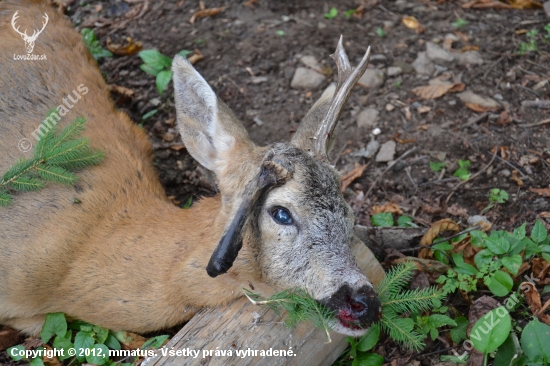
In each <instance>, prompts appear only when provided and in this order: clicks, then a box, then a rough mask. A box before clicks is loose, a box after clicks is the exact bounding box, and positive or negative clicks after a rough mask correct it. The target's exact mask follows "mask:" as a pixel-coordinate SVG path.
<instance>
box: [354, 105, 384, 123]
mask: <svg viewBox="0 0 550 366" xmlns="http://www.w3.org/2000/svg"><path fill="white" fill-rule="evenodd" d="M378 115H379V112H378V109H376V108H365V109H363V110H362V111H361V112H360V113H359V114H358V115H357V127H373V126H375V125H376V121H378Z"/></svg>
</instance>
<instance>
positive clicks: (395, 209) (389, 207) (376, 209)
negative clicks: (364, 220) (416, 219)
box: [372, 203, 403, 215]
mask: <svg viewBox="0 0 550 366" xmlns="http://www.w3.org/2000/svg"><path fill="white" fill-rule="evenodd" d="M372 212H373V213H374V214H375V215H376V214H379V213H382V212H391V213H394V214H398V215H402V214H403V210H401V208H399V206H397V205H396V204H395V203H387V204H385V205H382V206H372Z"/></svg>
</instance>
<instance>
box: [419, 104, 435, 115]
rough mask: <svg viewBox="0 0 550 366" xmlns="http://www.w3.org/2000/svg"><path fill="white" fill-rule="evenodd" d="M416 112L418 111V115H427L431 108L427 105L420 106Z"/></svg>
mask: <svg viewBox="0 0 550 366" xmlns="http://www.w3.org/2000/svg"><path fill="white" fill-rule="evenodd" d="M416 110H417V111H418V113H420V114H424V113H428V112H429V111H431V110H432V108H431V107H428V106H427V105H421V106H420V107H418V108H416Z"/></svg>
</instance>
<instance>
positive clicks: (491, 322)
mask: <svg viewBox="0 0 550 366" xmlns="http://www.w3.org/2000/svg"><path fill="white" fill-rule="evenodd" d="M511 329H512V319H511V318H510V314H509V313H508V310H506V308H505V307H504V306H500V307H498V308H496V309H493V310H491V311H489V312H488V313H487V314H485V315H484V316H483V317H481V318H480V319H479V320H478V321H477V322H476V323H475V324H474V326H473V328H472V330H471V332H470V341H471V342H472V344H473V345H474V347H475V349H477V350H478V351H479V352H481V353H483V354H488V353H491V352H493V351H495V350H496V349H497V348H498V347H500V345H501V344H502V343H504V341H505V340H506V338H507V337H508V334H510V330H511Z"/></svg>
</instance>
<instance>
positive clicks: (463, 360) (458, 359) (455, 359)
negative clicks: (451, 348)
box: [439, 352, 469, 365]
mask: <svg viewBox="0 0 550 366" xmlns="http://www.w3.org/2000/svg"><path fill="white" fill-rule="evenodd" d="M468 357H469V355H468V352H464V353H463V354H462V355H460V356H450V355H442V356H441V357H440V358H439V360H440V361H441V362H446V361H448V362H451V363H456V364H459V365H466V364H467V363H468V362H467V361H468Z"/></svg>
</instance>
